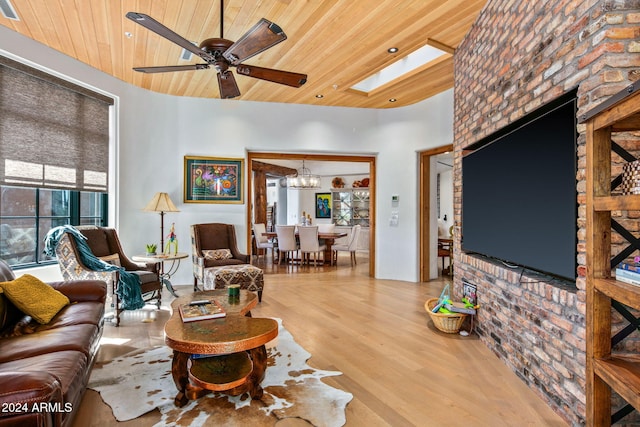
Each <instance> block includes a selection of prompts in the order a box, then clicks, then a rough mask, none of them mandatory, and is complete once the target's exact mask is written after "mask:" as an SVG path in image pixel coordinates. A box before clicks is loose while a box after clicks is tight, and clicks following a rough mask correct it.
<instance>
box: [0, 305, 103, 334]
mask: <svg viewBox="0 0 640 427" xmlns="http://www.w3.org/2000/svg"><path fill="white" fill-rule="evenodd" d="M103 315H104V304H102V303H100V302H94V301H89V302H80V303H75V304H70V305H68V306H66V307H65V308H63V309H62V310H60V312H59V313H58V314H56V315H55V316H54V317H53V319H51V321H49V323H47V324H46V325H36V328H35V330H36V331H46V330H48V329H55V328H62V327H66V326H69V325H83V324H86V325H96V326H102V323H103V319H102V317H103ZM0 345H1V344H0Z"/></svg>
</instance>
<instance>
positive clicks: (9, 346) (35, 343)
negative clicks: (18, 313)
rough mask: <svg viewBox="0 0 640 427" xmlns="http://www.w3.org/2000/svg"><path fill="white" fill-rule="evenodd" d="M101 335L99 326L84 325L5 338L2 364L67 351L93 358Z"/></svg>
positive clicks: (0, 356) (0, 352) (0, 344)
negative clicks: (77, 352)
mask: <svg viewBox="0 0 640 427" xmlns="http://www.w3.org/2000/svg"><path fill="white" fill-rule="evenodd" d="M100 334H101V331H100V329H99V328H98V327H97V326H95V325H87V324H84V325H70V326H66V327H64V328H55V329H47V330H45V331H40V332H35V333H33V334H29V335H22V336H20V337H14V338H4V339H3V340H2V342H0V363H2V362H7V361H11V360H17V359H24V358H27V357H33V356H38V355H41V354H47V353H51V352H54V351H65V350H74V351H79V352H81V353H84V354H85V355H86V356H87V357H91V355H92V354H94V353H95V351H96V347H97V346H98V343H99V341H100V339H99V338H100Z"/></svg>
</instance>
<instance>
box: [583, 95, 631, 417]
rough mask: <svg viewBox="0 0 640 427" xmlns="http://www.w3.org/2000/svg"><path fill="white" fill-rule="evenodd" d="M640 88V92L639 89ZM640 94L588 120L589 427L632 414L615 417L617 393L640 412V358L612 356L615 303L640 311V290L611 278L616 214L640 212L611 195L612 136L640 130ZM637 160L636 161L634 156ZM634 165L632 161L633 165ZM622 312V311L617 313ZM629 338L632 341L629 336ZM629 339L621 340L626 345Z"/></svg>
mask: <svg viewBox="0 0 640 427" xmlns="http://www.w3.org/2000/svg"><path fill="white" fill-rule="evenodd" d="M634 87H635V86H634ZM639 94H640V91H636V90H632V91H628V90H625V91H623V92H621V93H620V94H617V95H614V96H613V97H612V99H613V102H612V101H607V102H605V103H603V104H602V105H601V106H599V107H597V108H595V109H594V110H592V111H591V112H588V113H587V114H585V116H584V117H585V119H584V120H583V121H584V122H585V123H586V125H587V135H586V136H587V145H586V177H587V182H586V216H587V222H586V267H587V286H586V303H587V335H586V352H587V372H586V379H587V394H586V399H587V402H586V405H587V414H586V423H587V425H588V426H602V425H611V424H612V423H613V422H615V421H617V420H619V419H621V418H622V417H624V416H625V415H626V414H628V413H629V412H631V411H632V408H631V407H629V406H626V407H625V408H623V409H622V410H620V411H618V412H617V413H616V414H613V415H612V411H611V407H612V404H611V395H612V391H615V392H617V393H618V394H619V395H620V396H621V397H622V398H623V399H624V400H625V401H626V402H627V403H628V404H629V405H631V406H633V408H635V409H636V410H638V409H640V356H639V355H619V354H612V347H613V343H612V332H611V324H612V320H611V316H612V305H613V306H614V307H618V306H619V305H618V304H613V301H617V302H618V303H622V304H624V305H627V306H629V307H633V308H635V309H640V286H635V285H631V284H628V283H624V282H620V281H618V280H615V278H612V277H611V274H612V268H611V263H612V261H611V260H612V257H611V227H612V221H611V212H612V211H620V210H627V211H640V195H624V196H615V195H611V182H612V177H611V152H612V151H611V150H612V142H611V135H612V134H613V133H615V132H618V131H629V130H640V96H638V95H639ZM630 157H632V156H630ZM627 160H629V159H627ZM617 309H618V310H620V308H619V307H618V308H617ZM625 336H626V335H625ZM622 339H624V337H622V338H620V340H622Z"/></svg>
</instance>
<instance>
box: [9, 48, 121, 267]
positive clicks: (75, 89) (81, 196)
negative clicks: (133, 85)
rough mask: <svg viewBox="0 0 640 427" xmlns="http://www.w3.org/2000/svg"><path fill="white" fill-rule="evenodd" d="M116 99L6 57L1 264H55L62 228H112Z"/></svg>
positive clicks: (16, 265) (21, 265)
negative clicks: (57, 230)
mask: <svg viewBox="0 0 640 427" xmlns="http://www.w3.org/2000/svg"><path fill="white" fill-rule="evenodd" d="M113 105H114V99H112V98H111V97H109V96H106V95H104V94H101V93H97V92H96V91H93V90H91V89H88V88H86V87H83V86H79V85H77V84H75V83H72V82H69V81H67V80H64V79H61V78H59V77H56V76H53V75H50V74H48V73H45V72H44V71H41V70H38V69H34V68H32V67H30V66H28V65H26V64H24V63H21V62H18V61H15V60H13V59H10V58H6V57H3V56H0V258H2V259H4V260H5V261H7V262H8V263H9V264H10V265H11V266H13V267H24V266H33V265H37V264H42V263H48V262H54V260H52V259H48V258H47V257H46V256H45V255H44V253H43V242H44V237H45V236H46V234H47V233H48V231H49V230H50V229H51V228H53V227H57V226H61V225H66V224H70V225H88V224H93V225H107V223H106V219H107V193H106V192H107V190H108V182H109V176H108V172H109V140H110V131H111V126H110V123H111V117H110V115H111V113H112V106H113Z"/></svg>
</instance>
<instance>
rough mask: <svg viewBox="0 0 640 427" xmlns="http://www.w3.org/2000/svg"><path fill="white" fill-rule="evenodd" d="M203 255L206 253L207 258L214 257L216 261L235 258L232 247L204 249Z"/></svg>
mask: <svg viewBox="0 0 640 427" xmlns="http://www.w3.org/2000/svg"><path fill="white" fill-rule="evenodd" d="M202 255H204V257H205V258H206V259H213V260H216V261H220V260H223V259H231V258H233V254H231V250H230V249H205V250H203V251H202Z"/></svg>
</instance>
